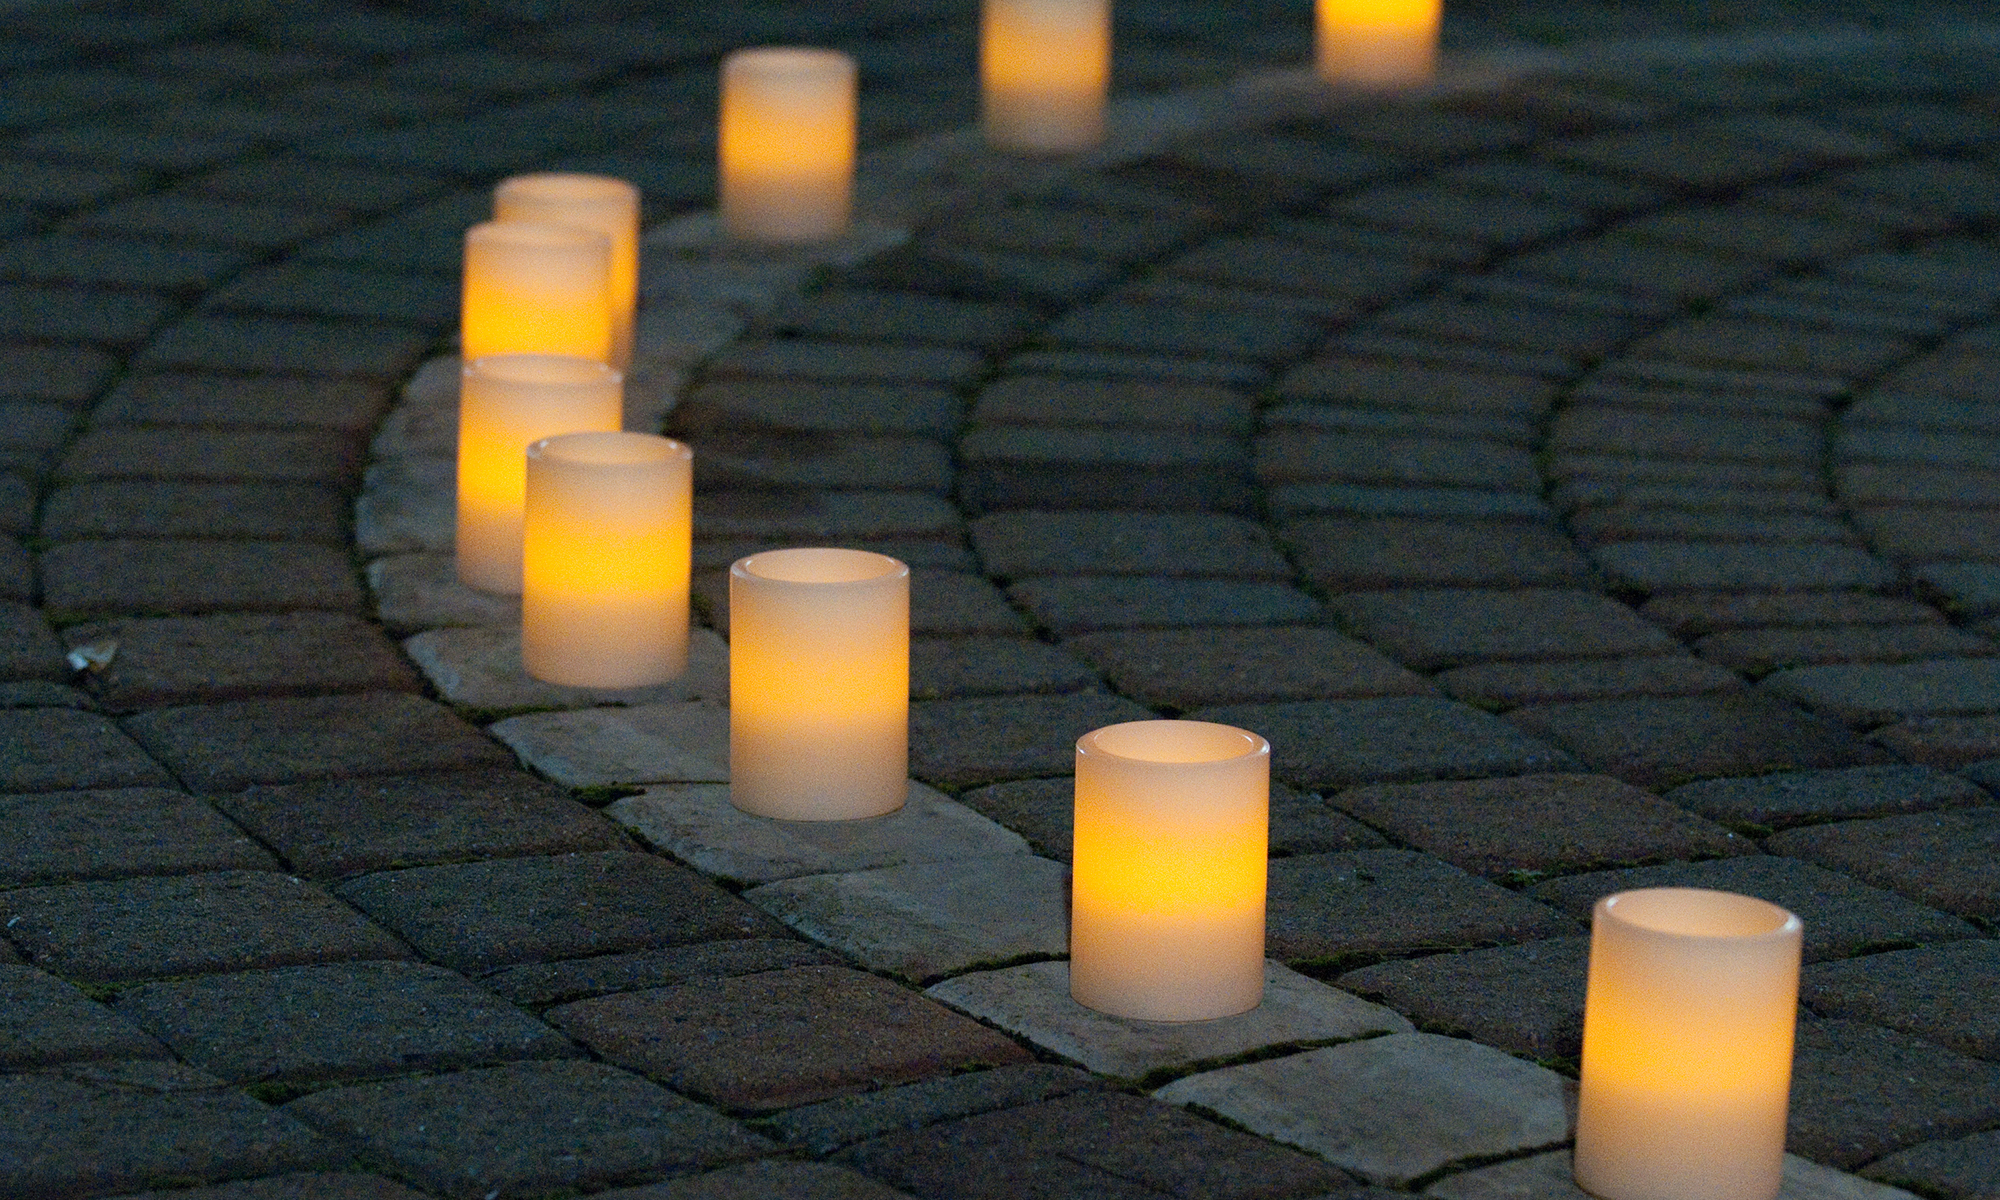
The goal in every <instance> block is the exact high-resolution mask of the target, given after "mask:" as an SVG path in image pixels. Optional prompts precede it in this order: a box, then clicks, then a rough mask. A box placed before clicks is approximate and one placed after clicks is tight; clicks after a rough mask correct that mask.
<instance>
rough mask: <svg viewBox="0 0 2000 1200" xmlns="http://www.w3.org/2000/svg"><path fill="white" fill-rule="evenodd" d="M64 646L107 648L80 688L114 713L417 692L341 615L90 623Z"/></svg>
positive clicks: (395, 660) (389, 654)
mask: <svg viewBox="0 0 2000 1200" xmlns="http://www.w3.org/2000/svg"><path fill="white" fill-rule="evenodd" d="M63 637H64V640H65V641H66V642H68V643H69V645H70V646H71V647H77V646H82V645H86V644H104V643H107V642H110V643H115V644H116V646H117V653H116V655H115V656H114V657H113V658H112V659H111V661H110V663H109V664H107V665H106V666H105V667H104V668H103V669H102V670H98V671H93V672H91V673H90V674H89V675H88V677H87V680H86V682H87V683H88V686H89V688H90V691H91V693H92V694H93V695H95V696H96V697H97V698H98V701H99V703H101V704H103V705H104V706H105V707H106V708H108V709H111V710H112V711H115V712H116V711H131V710H133V709H139V708H149V707H158V706H162V705H171V704H188V703H200V702H203V701H216V700H238V699H245V698H248V697H251V696H260V695H261V696H268V695H296V694H299V693H302V692H346V691H415V690H417V688H418V686H419V680H418V678H417V675H416V673H415V672H414V671H411V670H410V668H409V665H408V664H407V663H405V662H404V661H403V660H402V658H401V657H400V656H398V655H397V654H396V650H395V645H394V643H392V642H390V641H389V640H388V639H387V638H385V637H383V636H382V633H381V631H380V630H379V629H377V628H376V627H375V626H373V625H371V624H370V623H368V622H366V621H363V620H361V619H360V618H358V617H354V616H350V615H349V614H346V613H315V612H303V613H286V614H278V613H271V614H264V613H215V614H210V615H207V616H199V617H159V618H153V619H133V620H117V621H100V622H91V623H88V624H84V625H73V626H70V627H69V628H68V629H65V630H64V631H63Z"/></svg>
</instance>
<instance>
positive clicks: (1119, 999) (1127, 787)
mask: <svg viewBox="0 0 2000 1200" xmlns="http://www.w3.org/2000/svg"><path fill="white" fill-rule="evenodd" d="M1270 799H1271V746H1270V743H1269V742H1266V741H1265V740H1264V739H1263V738H1261V737H1259V736H1257V735H1256V734H1254V733H1250V732H1248V731H1246V730H1242V729H1236V728H1232V727H1231V726H1228V725H1213V724H1210V723H1208V722H1205V721H1134V722H1131V723H1128V724H1124V725H1109V726H1106V727H1105V728H1103V729H1099V730H1097V731H1095V732H1093V733H1089V734H1086V735H1084V736H1083V737H1082V738H1081V739H1079V740H1078V742H1077V744H1076V835H1075V836H1076V842H1075V850H1074V860H1075V866H1074V870H1073V872H1072V875H1073V879H1074V883H1073V885H1072V886H1073V892H1072V895H1071V904H1070V994H1071V995H1072V996H1074V997H1075V998H1076V999H1077V1001H1078V1002H1080V1003H1082V1004H1085V1005H1088V1006H1089V1007H1091V1008H1094V1009H1098V1010H1099V1011H1102V1012H1107V1013H1111V1014H1113V1015H1115V1016H1121V1017H1135V1018H1138V1019H1141V1020H1147V1021H1197V1020H1205V1019H1208V1018H1211V1017H1225V1016H1229V1015H1230V1014H1232V1013H1239V1012H1243V1011H1246V1010H1248V1009H1251V1008H1255V1007H1256V1006H1257V1004H1258V1003H1259V1001H1261V1000H1262V998H1263V994H1264V885H1265V877H1266V867H1267V865H1268V860H1269V857H1270Z"/></svg>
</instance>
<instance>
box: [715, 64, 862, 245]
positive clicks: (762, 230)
mask: <svg viewBox="0 0 2000 1200" xmlns="http://www.w3.org/2000/svg"><path fill="white" fill-rule="evenodd" d="M854 110H855V70H854V60H853V59H851V58H849V57H848V56H847V55H845V54H842V53H840V52H839V51H837V50H806V49H800V48H797V47H783V46H774V47H766V48H764V49H758V50H738V51H735V52H734V53H732V54H730V55H729V56H728V57H727V58H725V59H723V60H722V131H721V133H722V136H721V143H720V170H721V191H722V223H723V227H724V228H725V229H727V230H728V231H729V233H730V235H731V236H733V237H739V238H744V239H747V240H750V241H760V242H811V241H818V240H821V239H825V238H831V237H838V236H839V235H840V234H842V233H844V232H846V230H847V218H848V208H849V205H850V203H851V197H852V193H853V190H854V147H855V124H854V121H855V118H854Z"/></svg>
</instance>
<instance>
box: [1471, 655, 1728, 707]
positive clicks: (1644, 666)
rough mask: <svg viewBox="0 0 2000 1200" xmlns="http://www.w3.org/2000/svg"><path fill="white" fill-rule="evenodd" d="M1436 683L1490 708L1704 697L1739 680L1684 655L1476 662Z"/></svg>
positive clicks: (1712, 666)
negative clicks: (1632, 699)
mask: <svg viewBox="0 0 2000 1200" xmlns="http://www.w3.org/2000/svg"><path fill="white" fill-rule="evenodd" d="M1436 682H1437V684H1438V686H1439V687H1442V688H1443V689H1444V690H1445V692H1446V694H1447V695H1449V696H1451V697H1452V698H1453V699H1455V700H1463V701H1465V702H1466V703H1467V704H1473V705H1477V706H1479V707H1482V708H1491V709H1495V710H1500V709H1508V708H1518V707H1520V706H1522V705H1528V704H1563V703H1569V702H1572V701H1579V700H1617V699H1627V698H1631V697H1638V696H1706V695H1712V694H1714V693H1717V692H1730V691H1736V690H1739V689H1741V688H1742V687H1743V681H1742V680H1741V679H1738V678H1737V677H1736V676H1735V675H1732V674H1730V673H1729V672H1728V671H1725V670H1723V669H1722V668H1721V667H1718V666H1716V665H1715V664H1713V663H1708V662H1703V661H1702V660H1701V659H1698V658H1693V657H1690V656H1688V655H1684V654H1676V655H1662V656H1658V657H1649V658H1592V659H1582V660H1578V661H1575V662H1552V663H1551V662H1536V663H1511V662H1498V663H1481V664H1479V665H1477V666H1471V667H1456V668H1453V669H1452V670H1449V671H1442V672H1440V673H1439V674H1438V675H1437V676H1436Z"/></svg>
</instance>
